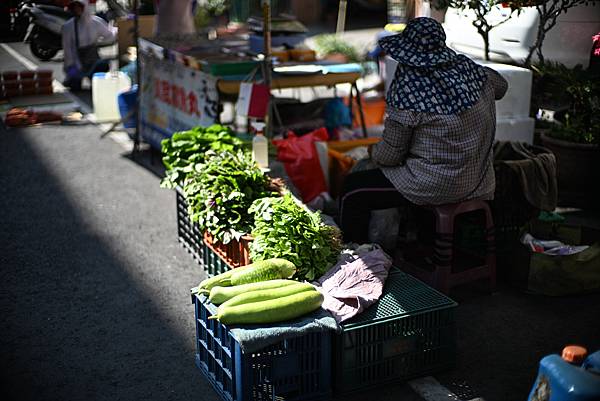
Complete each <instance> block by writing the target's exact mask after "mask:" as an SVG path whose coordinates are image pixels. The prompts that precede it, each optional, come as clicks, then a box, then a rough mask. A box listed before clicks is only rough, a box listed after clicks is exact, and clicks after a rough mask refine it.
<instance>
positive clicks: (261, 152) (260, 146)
mask: <svg viewBox="0 0 600 401" xmlns="http://www.w3.org/2000/svg"><path fill="white" fill-rule="evenodd" d="M252 126H253V127H254V129H255V130H256V134H255V135H254V138H252V158H253V159H254V161H255V162H256V164H258V167H260V168H261V169H267V168H269V141H268V140H267V138H265V136H264V135H263V129H264V127H265V124H264V123H260V122H253V123H252Z"/></svg>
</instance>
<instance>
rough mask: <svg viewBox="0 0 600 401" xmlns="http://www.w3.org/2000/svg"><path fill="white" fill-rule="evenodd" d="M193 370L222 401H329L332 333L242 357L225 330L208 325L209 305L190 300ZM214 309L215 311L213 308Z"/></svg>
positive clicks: (200, 299) (213, 323)
mask: <svg viewBox="0 0 600 401" xmlns="http://www.w3.org/2000/svg"><path fill="white" fill-rule="evenodd" d="M192 300H193V303H194V305H195V316H196V365H197V366H198V368H199V369H200V371H201V372H202V374H203V375H204V376H205V377H206V378H207V379H208V381H209V382H210V383H211V384H212V386H213V388H214V389H215V391H216V392H217V394H219V396H220V397H221V399H222V400H224V401H246V400H265V401H267V400H278V401H300V400H328V399H329V398H330V396H331V387H330V386H331V355H332V354H331V334H330V333H329V332H317V333H309V334H306V335H303V336H300V337H296V338H291V339H287V340H284V341H281V342H279V343H276V344H274V345H271V346H268V347H265V348H263V349H261V350H259V351H257V352H253V353H246V354H244V353H242V351H241V348H240V346H239V343H238V342H237V340H236V339H235V338H234V336H233V335H232V333H231V332H230V330H229V328H228V327H227V326H225V325H223V324H221V323H219V322H218V321H217V320H209V319H208V317H209V316H211V315H212V312H211V308H215V307H214V306H213V305H211V304H209V303H207V302H208V300H207V299H206V297H204V296H202V295H200V296H193V297H192ZM213 310H214V309H213Z"/></svg>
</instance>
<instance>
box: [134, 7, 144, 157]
mask: <svg viewBox="0 0 600 401" xmlns="http://www.w3.org/2000/svg"><path fill="white" fill-rule="evenodd" d="M133 12H134V14H133V15H134V19H133V40H134V43H135V78H136V81H137V85H138V92H137V96H136V102H135V110H136V116H137V117H136V120H137V121H136V124H135V135H134V137H133V150H132V152H131V153H132V155H135V154H136V153H137V152H138V151H139V150H140V120H141V118H140V117H141V115H140V98H141V94H142V80H141V70H140V49H139V39H140V31H139V18H138V17H139V0H133Z"/></svg>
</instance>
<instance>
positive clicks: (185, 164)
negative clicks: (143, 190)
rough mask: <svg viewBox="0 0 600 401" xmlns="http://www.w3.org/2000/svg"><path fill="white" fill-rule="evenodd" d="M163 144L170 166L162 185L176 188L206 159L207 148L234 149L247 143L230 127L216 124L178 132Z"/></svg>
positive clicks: (164, 160)
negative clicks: (237, 136) (236, 135)
mask: <svg viewBox="0 0 600 401" xmlns="http://www.w3.org/2000/svg"><path fill="white" fill-rule="evenodd" d="M161 145H162V153H163V164H164V165H165V167H166V168H167V170H166V176H165V178H163V180H162V181H161V183H160V185H161V187H163V188H175V187H176V186H178V185H182V184H183V182H184V180H185V179H186V177H188V176H189V175H190V174H192V173H193V172H194V168H195V166H196V164H198V163H202V162H204V157H205V153H206V151H208V150H214V151H216V152H220V151H224V150H230V151H233V150H237V149H241V148H242V147H243V146H244V143H243V142H242V141H241V140H240V139H238V138H236V137H235V135H234V133H233V131H231V129H230V128H228V127H224V126H222V125H218V124H215V125H212V126H210V127H208V128H203V127H195V128H192V129H191V130H189V131H183V132H176V133H174V134H173V136H172V137H171V138H167V139H164V140H163V141H162V144H161Z"/></svg>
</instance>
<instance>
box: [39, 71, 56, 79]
mask: <svg viewBox="0 0 600 401" xmlns="http://www.w3.org/2000/svg"><path fill="white" fill-rule="evenodd" d="M35 75H36V77H37V78H38V79H40V80H42V79H49V80H52V70H37V71H36V72H35Z"/></svg>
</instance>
